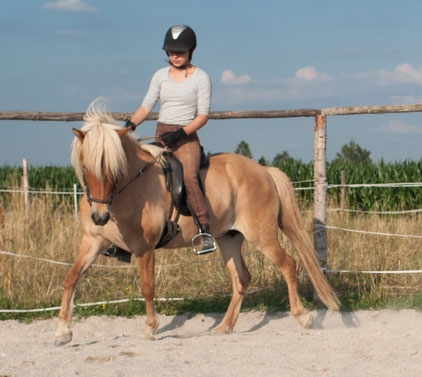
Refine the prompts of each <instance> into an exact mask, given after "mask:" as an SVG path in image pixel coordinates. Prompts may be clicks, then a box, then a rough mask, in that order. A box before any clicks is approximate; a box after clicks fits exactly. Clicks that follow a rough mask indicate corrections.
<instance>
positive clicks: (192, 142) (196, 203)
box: [155, 123, 209, 225]
mask: <svg viewBox="0 0 422 377" xmlns="http://www.w3.org/2000/svg"><path fill="white" fill-rule="evenodd" d="M181 127H182V126H179V125H174V124H163V123H158V125H157V129H156V131H155V137H156V141H158V142H162V141H161V139H160V138H159V136H160V135H161V134H163V133H164V132H168V131H176V130H177V129H179V128H181ZM171 150H172V152H173V153H174V155H175V156H176V157H177V158H178V159H179V161H180V162H181V164H182V166H183V181H184V183H185V188H186V196H187V201H188V203H189V207H190V209H191V210H192V211H193V212H195V215H196V217H197V219H198V221H199V223H200V224H201V225H204V224H209V215H208V210H207V207H206V203H205V197H204V194H203V193H202V191H201V189H200V187H199V180H198V173H199V166H200V163H201V148H200V145H199V138H198V135H197V133H196V132H195V133H193V134H191V135H189V136H186V137H185V138H183V139H182V140H180V141H179V142H178V143H177V144H176V145H174V146H173V147H172V148H171Z"/></svg>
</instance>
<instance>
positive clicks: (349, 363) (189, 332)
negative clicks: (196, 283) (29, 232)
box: [0, 310, 422, 377]
mask: <svg viewBox="0 0 422 377" xmlns="http://www.w3.org/2000/svg"><path fill="white" fill-rule="evenodd" d="M312 314H313V317H314V324H313V326H312V328H311V329H303V328H301V327H300V326H299V324H298V323H297V322H296V320H295V319H294V318H292V317H290V316H289V315H288V314H287V313H275V314H271V315H270V314H266V313H265V312H247V313H241V315H240V317H239V320H238V323H237V325H236V327H235V331H234V333H233V334H230V335H212V334H211V333H210V331H209V330H210V329H211V328H212V327H214V326H215V325H216V323H218V321H220V320H221V318H222V315H220V314H215V315H214V314H200V315H194V316H189V315H183V316H160V322H161V324H160V328H159V330H158V333H157V336H156V340H154V341H152V340H147V339H144V338H142V337H141V335H140V334H142V330H143V328H144V324H145V317H143V316H139V317H136V318H132V319H128V318H121V317H103V316H98V317H90V318H87V319H83V320H81V321H77V322H75V324H74V327H73V340H72V341H71V342H70V343H69V344H67V345H65V346H63V347H59V348H57V347H54V346H53V342H54V331H55V327H56V323H57V320H38V321H34V322H32V323H30V324H23V323H19V322H17V321H3V322H0V376H1V377H3V376H8V377H12V376H43V377H44V376H61V377H62V376H104V377H107V376H113V377H115V376H172V377H173V376H201V377H207V376H242V377H243V376H283V377H286V376H295V377H298V376H341V377H352V376H362V377H367V376H382V377H388V376H394V377H397V376H407V377H412V376H418V377H419V376H422V313H420V312H416V311H414V310H402V311H390V310H383V311H359V312H354V313H332V312H327V311H316V312H313V313H312Z"/></svg>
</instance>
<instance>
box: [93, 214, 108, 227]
mask: <svg viewBox="0 0 422 377" xmlns="http://www.w3.org/2000/svg"><path fill="white" fill-rule="evenodd" d="M91 219H92V221H93V222H94V224H95V225H98V226H104V225H105V224H107V223H108V220H110V212H104V213H103V214H102V215H99V214H98V213H96V212H92V213H91Z"/></svg>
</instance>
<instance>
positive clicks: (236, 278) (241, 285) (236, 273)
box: [213, 233, 250, 334]
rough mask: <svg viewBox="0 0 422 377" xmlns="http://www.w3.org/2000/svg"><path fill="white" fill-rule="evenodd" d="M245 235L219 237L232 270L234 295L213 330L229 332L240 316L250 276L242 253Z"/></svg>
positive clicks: (223, 253) (228, 266) (228, 265)
mask: <svg viewBox="0 0 422 377" xmlns="http://www.w3.org/2000/svg"><path fill="white" fill-rule="evenodd" d="M243 240H244V237H243V235H242V234H241V233H237V234H235V235H234V236H232V235H226V236H224V237H221V238H218V239H217V243H218V246H220V249H221V253H222V255H223V259H224V262H225V264H226V266H227V268H228V269H229V271H230V275H231V278H232V285H233V288H232V289H233V295H232V298H231V301H230V304H229V307H228V308H227V311H226V314H225V316H224V318H223V320H222V322H221V323H220V324H219V325H218V326H217V327H216V328H215V329H214V330H213V332H214V333H218V334H229V333H231V332H232V331H233V327H234V325H235V323H236V320H237V317H238V316H239V312H240V307H241V305H242V301H243V298H244V296H245V293H246V289H247V287H248V284H249V281H250V276H249V272H248V270H247V268H246V265H245V262H244V261H243V257H242V254H241V252H240V251H241V246H242V243H243Z"/></svg>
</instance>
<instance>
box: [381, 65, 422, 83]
mask: <svg viewBox="0 0 422 377" xmlns="http://www.w3.org/2000/svg"><path fill="white" fill-rule="evenodd" d="M378 76H379V80H380V82H381V84H383V85H388V84H392V83H393V84H394V83H399V84H422V68H419V69H417V68H414V67H413V66H412V65H411V64H409V63H403V64H400V65H398V66H397V67H396V68H394V71H392V72H389V71H386V70H383V69H382V70H380V71H379V72H378Z"/></svg>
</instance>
